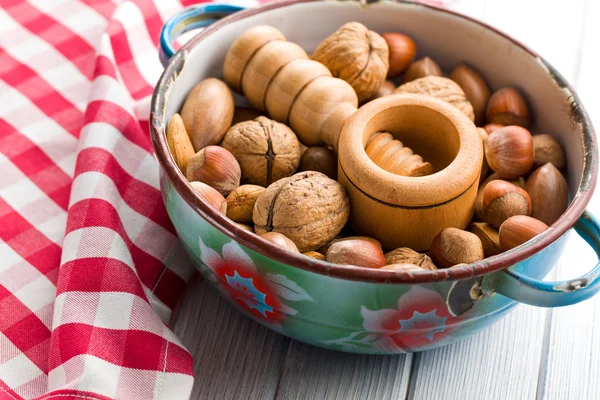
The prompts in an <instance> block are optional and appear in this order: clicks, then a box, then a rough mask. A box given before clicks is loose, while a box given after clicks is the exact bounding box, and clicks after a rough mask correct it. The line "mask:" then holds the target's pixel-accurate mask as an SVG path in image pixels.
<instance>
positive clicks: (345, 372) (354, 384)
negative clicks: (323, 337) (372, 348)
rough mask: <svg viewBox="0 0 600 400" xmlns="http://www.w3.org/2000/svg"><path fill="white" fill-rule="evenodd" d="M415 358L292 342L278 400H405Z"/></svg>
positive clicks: (408, 355)
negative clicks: (325, 348)
mask: <svg viewBox="0 0 600 400" xmlns="http://www.w3.org/2000/svg"><path fill="white" fill-rule="evenodd" d="M412 357H413V355H410V354H407V355H398V356H368V355H355V354H348V353H340V352H334V351H328V350H323V349H319V348H317V347H313V346H310V345H306V344H302V343H299V342H296V341H292V342H291V343H290V347H289V349H288V353H287V357H286V360H285V366H284V368H283V374H282V376H281V381H280V383H279V387H278V389H277V397H276V398H277V399H278V400H292V399H296V400H310V399H314V400H321V399H348V400H351V399H356V400H362V399H382V400H384V399H404V398H406V392H407V389H408V381H409V374H410V366H411V360H412Z"/></svg>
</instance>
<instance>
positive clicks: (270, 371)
mask: <svg viewBox="0 0 600 400" xmlns="http://www.w3.org/2000/svg"><path fill="white" fill-rule="evenodd" d="M175 321H176V322H175V325H174V331H175V334H176V335H177V336H178V337H179V338H180V339H181V341H182V343H183V345H184V346H185V347H186V348H187V349H188V350H189V351H190V352H191V353H192V356H193V357H194V373H195V382H194V388H193V390H192V395H191V398H192V399H223V400H226V399H261V400H262V399H273V398H274V397H275V391H276V389H277V382H278V380H279V377H280V375H281V371H282V367H283V360H284V357H285V353H286V348H287V345H288V342H289V340H288V339H287V338H285V337H284V336H282V335H279V334H277V333H275V332H273V331H271V330H269V329H267V328H265V327H263V326H261V325H259V324H257V323H255V322H253V321H252V320H250V319H249V318H247V317H245V316H244V315H242V314H241V313H240V312H239V311H237V310H235V309H234V308H233V306H231V305H230V304H229V303H228V302H227V301H226V300H224V299H223V298H221V296H219V294H218V293H217V291H216V290H215V289H214V288H213V287H212V286H211V285H210V284H209V283H208V282H207V281H206V280H204V279H202V278H200V277H199V276H196V277H195V278H194V279H193V280H192V282H191V283H190V284H189V287H188V290H187V293H186V294H185V297H184V299H183V300H182V303H181V307H180V309H179V310H178V313H177V315H176V317H175Z"/></svg>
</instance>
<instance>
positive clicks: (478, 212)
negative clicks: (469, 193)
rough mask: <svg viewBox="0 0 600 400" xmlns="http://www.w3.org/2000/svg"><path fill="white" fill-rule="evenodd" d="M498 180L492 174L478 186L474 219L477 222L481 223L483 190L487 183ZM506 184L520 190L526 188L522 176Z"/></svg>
mask: <svg viewBox="0 0 600 400" xmlns="http://www.w3.org/2000/svg"><path fill="white" fill-rule="evenodd" d="M498 179H500V176H498V174H497V173H493V174H491V175H490V176H488V177H487V178H486V179H485V180H484V181H483V182H482V183H480V185H479V189H478V190H477V197H476V198H475V217H476V218H477V220H478V221H483V190H484V189H485V186H486V185H487V184H488V183H490V182H491V181H495V180H498ZM508 182H510V183H512V184H513V185H515V186H518V187H520V188H521V189H525V188H526V186H527V185H526V182H525V178H523V177H522V176H521V177H519V178H517V179H512V180H510V181H508Z"/></svg>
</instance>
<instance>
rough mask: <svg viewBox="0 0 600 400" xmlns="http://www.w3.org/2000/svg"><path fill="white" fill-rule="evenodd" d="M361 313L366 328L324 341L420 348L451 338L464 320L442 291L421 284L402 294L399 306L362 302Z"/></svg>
mask: <svg viewBox="0 0 600 400" xmlns="http://www.w3.org/2000/svg"><path fill="white" fill-rule="evenodd" d="M360 313H361V316H362V319H363V328H364V330H363V331H358V332H353V333H351V334H350V335H349V336H347V337H344V338H341V339H335V340H327V341H324V342H323V343H324V344H327V345H337V346H340V347H341V348H342V349H343V350H347V351H349V350H356V348H357V347H358V348H364V347H373V348H374V349H377V350H380V351H382V352H386V353H387V352H394V353H403V352H412V351H419V350H422V349H427V348H431V347H432V346H435V345H436V344H437V343H438V342H440V341H442V340H444V339H446V338H448V337H449V336H450V335H451V334H452V332H453V331H454V330H455V329H456V327H457V326H458V323H459V322H460V317H454V316H452V314H451V313H450V312H449V311H448V308H447V306H446V302H445V301H444V298H443V297H442V296H440V294H439V293H437V292H435V291H433V290H428V289H424V288H423V287H421V286H417V285H414V286H412V287H411V289H410V290H409V291H408V292H406V293H405V294H403V295H401V296H400V297H399V298H398V307H397V309H381V310H369V309H368V308H366V307H365V306H362V307H361V309H360Z"/></svg>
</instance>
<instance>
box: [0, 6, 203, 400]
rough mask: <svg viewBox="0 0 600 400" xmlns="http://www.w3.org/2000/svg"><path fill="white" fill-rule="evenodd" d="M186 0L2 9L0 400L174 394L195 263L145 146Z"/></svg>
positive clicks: (187, 366) (182, 363) (186, 368)
mask: <svg viewBox="0 0 600 400" xmlns="http://www.w3.org/2000/svg"><path fill="white" fill-rule="evenodd" d="M189 3H193V1H189V2H185V1H184V2H179V1H176V0H168V1H165V0H161V1H158V0H157V1H155V2H152V1H148V0H129V1H111V0H52V1H48V0H30V1H27V2H24V1H17V0H0V49H1V50H0V105H1V107H0V398H1V399H4V398H7V399H21V398H28V399H29V398H39V399H51V398H82V399H106V398H117V399H171V398H172V399H182V398H187V397H188V396H189V393H190V390H191V386H192V382H193V370H192V365H193V363H192V358H191V356H190V354H189V353H188V352H187V350H186V349H185V348H184V347H183V346H182V345H181V343H180V342H179V340H178V339H177V338H176V337H175V336H174V334H173V333H172V332H171V331H170V330H169V328H168V326H167V325H166V324H167V323H168V322H169V319H170V317H171V312H172V310H173V308H174V307H175V304H176V303H177V301H178V297H179V295H180V293H181V292H182V290H183V287H184V285H185V282H186V281H187V279H188V278H189V276H190V274H191V273H192V268H191V266H190V264H189V262H188V260H187V258H186V257H185V255H184V253H183V251H182V248H181V247H180V245H179V242H178V241H177V238H176V235H175V232H174V229H173V227H172V225H171V223H170V221H169V219H168V217H167V214H166V211H165V209H164V205H163V203H162V199H161V195H160V188H159V184H158V165H157V163H156V160H155V158H154V156H153V154H152V148H151V143H150V139H149V136H148V121H147V119H148V114H149V104H150V96H151V94H152V91H153V87H154V84H155V83H156V81H157V80H158V77H159V76H160V73H161V72H162V66H161V65H160V63H159V61H158V55H157V42H158V36H159V32H160V29H161V27H162V24H163V22H164V21H165V20H166V19H167V18H168V17H169V16H171V15H172V14H173V13H174V12H175V11H177V10H178V9H180V8H181V7H182V6H186V5H189Z"/></svg>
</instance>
